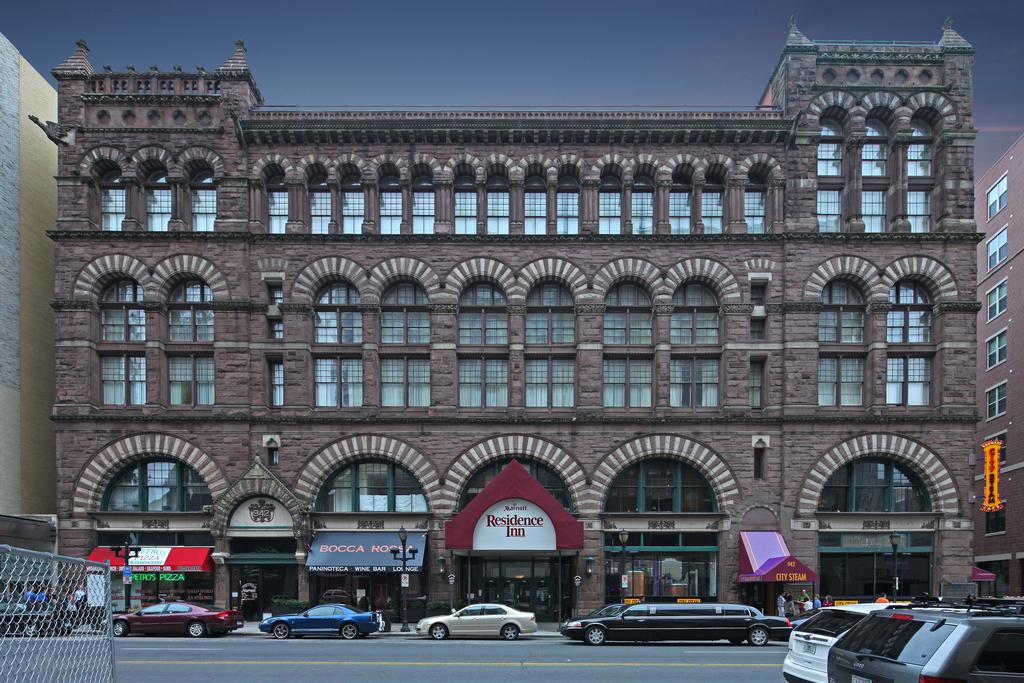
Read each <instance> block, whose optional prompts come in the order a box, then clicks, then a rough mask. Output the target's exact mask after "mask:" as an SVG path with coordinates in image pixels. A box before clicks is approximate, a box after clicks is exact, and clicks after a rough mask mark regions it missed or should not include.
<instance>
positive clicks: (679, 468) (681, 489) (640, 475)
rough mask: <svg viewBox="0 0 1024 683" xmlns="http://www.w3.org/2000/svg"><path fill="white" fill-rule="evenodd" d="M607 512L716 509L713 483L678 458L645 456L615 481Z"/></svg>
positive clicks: (606, 508) (708, 510)
mask: <svg viewBox="0 0 1024 683" xmlns="http://www.w3.org/2000/svg"><path fill="white" fill-rule="evenodd" d="M605 511H606V512H714V511H715V498H714V496H713V495H712V493H711V486H710V485H709V484H708V482H707V480H706V479H705V478H704V475H702V474H701V473H700V472H698V471H697V470H695V469H694V468H693V467H691V466H689V465H687V464H686V463H683V462H681V461H678V460H666V459H660V458H658V459H651V460H643V461H641V462H638V463H637V464H635V465H633V466H631V467H629V468H627V469H625V470H623V472H622V473H621V474H619V476H617V477H616V478H615V480H614V481H612V484H611V487H610V488H609V491H608V498H607V500H606V501H605Z"/></svg>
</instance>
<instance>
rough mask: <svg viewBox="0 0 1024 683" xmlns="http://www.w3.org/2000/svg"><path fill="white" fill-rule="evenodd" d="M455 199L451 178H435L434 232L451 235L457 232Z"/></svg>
mask: <svg viewBox="0 0 1024 683" xmlns="http://www.w3.org/2000/svg"><path fill="white" fill-rule="evenodd" d="M454 202H455V199H454V197H453V195H452V181H451V179H450V178H442V179H435V180H434V233H435V234H438V235H450V234H452V233H453V232H455V218H454V216H453V213H454Z"/></svg>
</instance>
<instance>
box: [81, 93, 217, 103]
mask: <svg viewBox="0 0 1024 683" xmlns="http://www.w3.org/2000/svg"><path fill="white" fill-rule="evenodd" d="M82 101H83V102H85V103H86V104H94V105H99V104H158V105H164V106H166V105H171V104H206V105H217V104H220V101H221V96H220V95H212V94H211V95H154V94H152V93H148V94H135V93H118V94H116V95H115V94H109V93H108V94H99V93H85V94H83V95H82Z"/></svg>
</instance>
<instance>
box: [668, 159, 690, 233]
mask: <svg viewBox="0 0 1024 683" xmlns="http://www.w3.org/2000/svg"><path fill="white" fill-rule="evenodd" d="M690 171H691V169H690V168H689V167H687V166H679V167H677V168H676V170H675V171H674V172H673V173H672V188H671V189H670V190H669V193H668V222H669V226H670V228H671V230H672V234H673V235H689V234H690V230H691V227H690V217H691V216H690V212H691V208H690V192H691V190H692V189H693V187H692V180H691V178H692V176H691V174H690Z"/></svg>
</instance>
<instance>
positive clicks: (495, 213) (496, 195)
mask: <svg viewBox="0 0 1024 683" xmlns="http://www.w3.org/2000/svg"><path fill="white" fill-rule="evenodd" d="M487 234H488V235H507V234H508V192H488V193H487Z"/></svg>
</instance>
